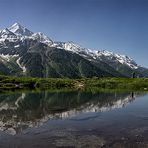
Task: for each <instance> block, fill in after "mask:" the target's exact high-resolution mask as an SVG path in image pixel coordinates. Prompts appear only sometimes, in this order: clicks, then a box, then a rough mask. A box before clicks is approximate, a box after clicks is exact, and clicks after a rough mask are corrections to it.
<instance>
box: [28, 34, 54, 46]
mask: <svg viewBox="0 0 148 148" xmlns="http://www.w3.org/2000/svg"><path fill="white" fill-rule="evenodd" d="M30 38H32V39H35V40H38V41H40V42H42V43H45V44H48V45H51V44H53V41H52V40H51V39H50V38H48V37H47V36H46V35H44V34H43V33H41V32H37V33H34V34H32V36H31V37H30Z"/></svg>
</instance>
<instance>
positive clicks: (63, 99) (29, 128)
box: [0, 91, 148, 148]
mask: <svg viewBox="0 0 148 148" xmlns="http://www.w3.org/2000/svg"><path fill="white" fill-rule="evenodd" d="M1 147H2V148H6V147H7V148H50V147H51V148H54V147H60V148H61V147H63V148H64V147H76V148H77V147H78V148H79V147H80V148H81V147H84V148H87V147H91V148H93V147H94V148H99V147H106V148H112V147H113V148H114V147H115V148H124V147H125V148H128V147H129V148H131V147H133V148H136V147H138V148H143V147H148V94H146V93H142V92H139V93H138V92H136V93H133V92H131V93H125V92H124V93H116V92H114V93H113V92H112V93H109V92H108V93H107V92H105V93H103V92H100V93H99V92H81V91H71V92H48V91H43V92H18V93H8V94H0V148H1Z"/></svg>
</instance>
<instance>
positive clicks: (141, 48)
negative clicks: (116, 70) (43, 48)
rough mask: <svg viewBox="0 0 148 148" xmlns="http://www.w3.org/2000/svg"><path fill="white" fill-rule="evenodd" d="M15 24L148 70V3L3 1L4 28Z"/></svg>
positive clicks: (0, 14)
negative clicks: (121, 56) (113, 54)
mask: <svg viewBox="0 0 148 148" xmlns="http://www.w3.org/2000/svg"><path fill="white" fill-rule="evenodd" d="M15 22H19V23H20V24H22V25H24V26H26V27H27V28H29V29H30V30H32V31H34V32H39V31H40V32H43V33H45V34H46V35H48V36H49V37H50V38H51V39H53V40H55V41H74V42H76V43H78V44H80V45H82V46H83V47H88V48H92V49H107V50H110V51H113V52H117V53H120V54H126V55H129V56H131V57H132V58H133V59H135V60H136V61H137V63H138V64H140V65H143V66H146V67H148V61H147V58H148V0H0V28H5V27H8V26H10V25H11V24H13V23H15Z"/></svg>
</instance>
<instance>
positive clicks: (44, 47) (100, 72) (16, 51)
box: [0, 23, 148, 78]
mask: <svg viewBox="0 0 148 148" xmlns="http://www.w3.org/2000/svg"><path fill="white" fill-rule="evenodd" d="M134 72H135V73H136V75H137V76H139V77H148V69H147V68H144V67H141V66H138V64H136V62H135V61H134V60H133V59H131V58H130V57H128V56H125V55H119V54H115V53H112V52H109V51H106V50H103V51H102V50H92V49H88V48H83V47H81V46H79V45H77V44H75V43H73V42H54V41H52V40H51V39H50V38H49V37H47V36H46V35H44V34H43V33H40V32H38V33H34V32H32V31H30V30H29V29H27V28H25V27H23V26H21V25H20V24H18V23H15V24H14V25H12V26H11V27H9V28H6V29H3V30H1V31H0V74H4V75H16V76H32V77H69V78H79V77H93V76H97V77H101V76H114V77H131V76H132V74H133V73H134Z"/></svg>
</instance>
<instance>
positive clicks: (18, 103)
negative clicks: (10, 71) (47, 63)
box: [0, 91, 139, 135]
mask: <svg viewBox="0 0 148 148" xmlns="http://www.w3.org/2000/svg"><path fill="white" fill-rule="evenodd" d="M137 95H139V94H138V93H137V94H133V93H92V92H80V91H74V92H56V93H53V92H47V91H43V92H21V93H10V94H0V131H4V132H6V133H9V134H12V135H15V134H17V133H21V132H22V131H23V130H24V129H26V128H30V127H38V126H41V125H42V124H43V123H44V122H46V121H48V120H52V119H65V118H70V117H73V116H76V115H78V114H81V113H86V112H105V111H109V110H112V109H116V108H122V107H124V106H126V105H127V104H128V103H130V102H132V101H133V100H134V99H135V96H137Z"/></svg>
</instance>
